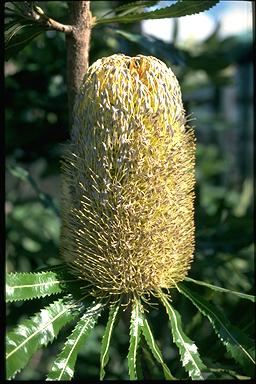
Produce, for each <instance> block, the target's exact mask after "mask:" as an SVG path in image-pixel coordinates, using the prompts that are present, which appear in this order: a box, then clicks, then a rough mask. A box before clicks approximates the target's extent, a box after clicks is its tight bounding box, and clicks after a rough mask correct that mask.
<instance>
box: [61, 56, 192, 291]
mask: <svg viewBox="0 0 256 384" xmlns="http://www.w3.org/2000/svg"><path fill="white" fill-rule="evenodd" d="M194 141H195V140H194V133H193V130H192V129H191V128H189V127H188V126H186V118H185V112H184V109H183V105H182V100H181V92H180V87H179V84H178V81H177V79H176V77H175V75H174V74H173V72H172V71H171V69H170V68H168V67H167V66H166V65H165V64H164V63H163V62H161V61H160V60H158V59H156V58H155V57H151V56H142V55H139V56H136V57H128V56H125V55H122V54H118V55H113V56H110V57H106V58H102V59H100V60H97V61H96V62H95V63H94V64H93V65H92V66H91V67H90V68H89V70H88V72H87V74H86V75H85V77H84V81H83V84H82V87H81V90H80V93H79V95H78V96H77V99H76V104H75V109H74V124H73V129H72V137H71V143H70V144H69V148H68V149H67V152H66V154H65V157H64V160H63V163H62V174H63V175H62V241H61V244H62V249H61V253H62V256H63V258H64V260H65V261H66V262H67V263H68V265H69V266H70V267H71V270H72V271H73V272H74V273H75V274H76V275H77V276H78V277H79V278H81V279H83V280H84V281H85V282H86V283H88V284H90V285H91V287H92V293H93V294H94V295H96V296H97V297H113V298H114V297H116V296H117V295H122V294H124V295H127V296H128V297H129V298H132V297H133V296H143V295H145V294H147V293H152V294H154V295H157V292H158V291H159V289H160V288H172V287H174V286H175V285H176V283H177V282H179V281H181V280H183V279H184V277H185V276H186V274H187V271H188V269H189V268H190V263H191V261H192V258H193V251H194V219H193V200H194V192H193V188H194V183H195V180H194V161H195V143H194ZM110 295H112V296H110Z"/></svg>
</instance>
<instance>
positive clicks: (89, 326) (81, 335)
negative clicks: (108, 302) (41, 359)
mask: <svg viewBox="0 0 256 384" xmlns="http://www.w3.org/2000/svg"><path fill="white" fill-rule="evenodd" d="M101 308H102V304H99V303H97V304H95V302H94V303H93V304H92V305H91V306H90V307H89V308H88V310H87V311H86V313H85V314H84V315H83V316H82V317H81V319H80V320H79V321H78V323H77V325H76V326H75V328H74V330H73V332H72V333H71V335H70V336H69V337H68V338H67V340H66V342H65V345H64V348H63V350H62V351H61V353H60V354H59V355H58V356H57V359H56V360H55V361H54V363H53V365H52V368H51V371H50V373H49V374H48V376H47V379H46V380H47V381H51V380H58V381H60V380H71V379H72V377H73V375H74V367H75V363H76V360H77V355H78V353H79V351H80V349H81V347H82V345H83V344H84V343H85V341H86V339H87V338H88V337H89V335H90V333H91V331H92V330H93V328H94V327H95V325H96V322H97V320H98V317H99V315H100V312H99V310H100V309H101Z"/></svg>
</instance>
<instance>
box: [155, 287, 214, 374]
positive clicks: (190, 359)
mask: <svg viewBox="0 0 256 384" xmlns="http://www.w3.org/2000/svg"><path fill="white" fill-rule="evenodd" d="M161 301H162V302H163V304H164V306H165V308H166V312H167V314H168V316H169V320H170V323H171V330H172V335H173V341H174V343H175V344H176V345H177V347H178V348H179V352H180V358H181V361H182V365H183V367H184V368H185V370H186V371H187V372H188V374H189V376H190V377H191V379H192V380H205V379H206V378H207V377H208V376H209V374H208V373H207V368H206V366H205V365H204V363H203V362H202V360H201V358H200V355H199V353H198V351H197V346H196V345H195V343H194V342H193V341H192V340H190V338H189V337H188V336H187V335H185V333H184V331H183V329H182V324H181V317H180V314H179V313H178V311H177V310H175V309H174V308H173V307H172V306H171V304H170V303H169V301H168V299H167V297H166V295H164V294H162V295H161Z"/></svg>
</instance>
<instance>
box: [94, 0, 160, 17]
mask: <svg viewBox="0 0 256 384" xmlns="http://www.w3.org/2000/svg"><path fill="white" fill-rule="evenodd" d="M159 2H160V0H156V1H147V0H144V1H143V0H142V1H135V2H133V3H127V4H123V5H120V6H119V7H116V8H115V9H111V10H110V11H108V12H107V13H105V14H104V15H102V16H101V19H105V17H106V16H108V15H109V14H111V13H115V15H116V16H125V15H128V14H129V13H132V12H135V11H137V12H140V11H143V10H144V8H146V7H152V6H153V5H156V4H158V3H159Z"/></svg>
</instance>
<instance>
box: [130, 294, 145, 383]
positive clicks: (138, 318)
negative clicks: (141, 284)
mask: <svg viewBox="0 0 256 384" xmlns="http://www.w3.org/2000/svg"><path fill="white" fill-rule="evenodd" d="M140 305H141V304H140V302H139V301H138V300H135V301H134V303H133V305H132V313H131V323H130V344H129V352H128V356H127V359H128V370H129V377H130V380H138V376H139V374H138V367H137V350H138V347H139V343H140V336H141V331H142V326H143V316H142V314H141V310H140Z"/></svg>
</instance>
